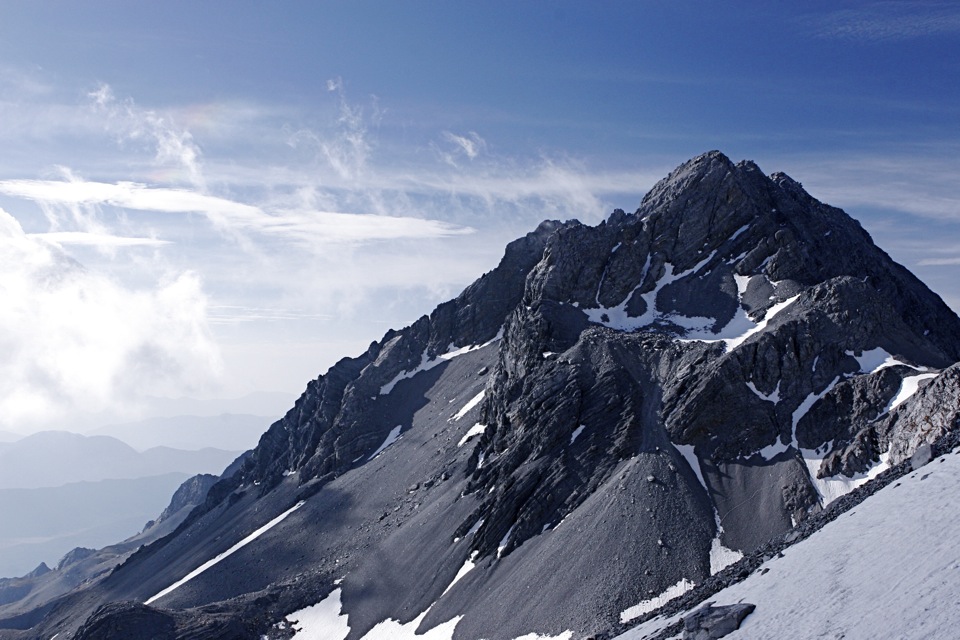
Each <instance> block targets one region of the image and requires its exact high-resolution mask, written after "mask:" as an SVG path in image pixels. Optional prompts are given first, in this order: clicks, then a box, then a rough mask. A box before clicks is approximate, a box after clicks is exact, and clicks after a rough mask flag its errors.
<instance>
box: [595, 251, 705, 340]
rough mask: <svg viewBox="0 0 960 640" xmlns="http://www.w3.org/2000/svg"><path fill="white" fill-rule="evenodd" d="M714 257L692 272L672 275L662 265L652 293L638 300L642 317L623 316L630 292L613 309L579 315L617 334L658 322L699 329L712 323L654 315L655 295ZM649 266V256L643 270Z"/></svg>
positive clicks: (670, 271) (655, 311) (666, 315)
mask: <svg viewBox="0 0 960 640" xmlns="http://www.w3.org/2000/svg"><path fill="white" fill-rule="evenodd" d="M714 254H716V251H713V253H711V254H710V255H709V256H707V257H706V258H704V259H703V260H701V261H700V262H699V263H697V264H696V265H694V266H693V268H691V269H688V270H687V271H684V272H682V273H673V265H672V264H670V263H669V262H667V263H665V264H664V265H663V269H664V275H663V277H662V278H660V280H658V281H657V284H656V286H655V287H654V288H653V290H652V291H648V292H647V293H644V294H642V295H641V296H640V297H641V298H642V299H643V301H644V303H646V311H644V313H643V315H640V316H637V317H631V316H629V315H627V302H629V301H630V298H631V297H632V296H633V292H631V293H630V295H628V296H627V297H626V298H625V299H624V300H623V302H621V303H620V304H619V305H617V306H616V307H600V308H598V309H583V312H584V313H585V314H587V318H589V320H590V322H593V323H595V324H602V325H605V326H607V327H610V328H611V329H617V330H619V331H636V330H637V329H640V328H641V327H645V326H647V325H650V324H652V323H654V322H656V321H658V320H664V321H669V322H675V323H677V324H680V325H681V326H685V325H684V324H683V323H687V324H692V325H695V326H701V325H703V324H704V323H707V322H712V320H710V318H686V317H683V316H673V315H670V314H665V313H662V312H659V311H657V294H658V293H660V290H661V289H663V288H664V287H665V286H667V285H668V284H670V283H671V282H675V281H677V280H679V279H681V278H684V277H686V276H688V275H690V274H691V273H696V272H697V271H699V270H700V269H702V268H703V267H704V266H705V265H706V264H707V263H708V262H709V261H710V260H711V259H712V258H713V256H714ZM649 264H650V256H647V268H648V267H649ZM643 280H644V278H641V279H640V282H641V284H642V283H643ZM634 291H636V290H634ZM598 302H599V298H598ZM604 316H606V317H607V319H606V320H604V319H603V317H604Z"/></svg>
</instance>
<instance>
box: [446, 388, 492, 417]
mask: <svg viewBox="0 0 960 640" xmlns="http://www.w3.org/2000/svg"><path fill="white" fill-rule="evenodd" d="M484 393H486V392H485V391H481V392H480V393H478V394H477V395H475V396H474V397H473V399H471V400H470V402H468V403H467V404H465V405H463V408H462V409H460V411H457V414H456V415H455V416H453V419H454V420H459V419H460V418H462V417H463V416H465V415H467V414H468V413H469V412H470V410H471V409H473V408H474V407H475V406H477V405H478V404H480V401H481V400H483V395H484Z"/></svg>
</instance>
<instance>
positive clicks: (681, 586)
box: [620, 578, 695, 622]
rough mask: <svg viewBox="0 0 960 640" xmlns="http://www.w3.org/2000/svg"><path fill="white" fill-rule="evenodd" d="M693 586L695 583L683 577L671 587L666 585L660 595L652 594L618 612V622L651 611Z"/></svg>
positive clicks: (629, 619)
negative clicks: (650, 596)
mask: <svg viewBox="0 0 960 640" xmlns="http://www.w3.org/2000/svg"><path fill="white" fill-rule="evenodd" d="M694 586H695V585H694V584H693V583H692V582H691V581H689V580H687V579H686V578H683V579H681V580H680V582H678V583H677V584H675V585H673V586H672V587H668V588H667V589H666V590H665V591H664V592H663V593H661V594H660V595H658V596H654V597H652V598H650V599H649V600H642V601H641V602H639V603H637V604H635V605H633V606H632V607H628V608H627V609H624V610H623V611H622V612H621V613H620V622H630V621H631V620H633V619H635V618H639V617H640V616H642V615H643V614H645V613H648V612H650V611H653V610H654V609H659V608H660V607H662V606H663V605H665V604H667V603H668V602H670V601H671V600H673V599H674V598H677V597H679V596H682V595H683V594H685V593H686V592H687V591H690V589H693V587H694Z"/></svg>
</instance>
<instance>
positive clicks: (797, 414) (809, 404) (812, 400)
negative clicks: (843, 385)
mask: <svg viewBox="0 0 960 640" xmlns="http://www.w3.org/2000/svg"><path fill="white" fill-rule="evenodd" d="M842 378H843V376H837V377H836V378H834V379H833V382H831V383H830V384H828V385H827V386H826V387H824V389H823V391H821V392H820V393H811V394H810V395H808V396H807V397H806V398H804V399H803V402H801V403H800V406H799V407H797V408H796V409H795V410H794V412H793V436H792V438H791V440H790V444H791V445H793V448H794V449H799V448H800V447H799V446H797V424H799V423H800V420H801V419H802V418H803V416H805V415H807V412H808V411H810V409H812V408H813V405H815V404H817V402H818V401H819V400H820V399H821V398H822V397H823V396H825V395H827V394H828V393H830V392H831V391H832V390H833V388H834V387H835V386H837V383H838V382H840V380H841V379H842Z"/></svg>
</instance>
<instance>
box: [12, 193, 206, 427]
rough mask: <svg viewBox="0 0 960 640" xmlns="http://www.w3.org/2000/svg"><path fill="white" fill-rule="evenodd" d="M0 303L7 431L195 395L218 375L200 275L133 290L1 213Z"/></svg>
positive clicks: (182, 277)
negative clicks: (151, 399) (130, 403)
mask: <svg viewBox="0 0 960 640" xmlns="http://www.w3.org/2000/svg"><path fill="white" fill-rule="evenodd" d="M0 298H2V300H3V304H2V305H0V354H2V358H0V425H2V427H3V428H8V429H14V430H23V429H29V428H31V427H34V426H36V425H38V424H47V425H51V426H56V423H55V422H53V421H56V420H58V419H69V417H70V416H71V415H72V414H74V413H75V412H78V411H82V412H97V411H105V410H114V409H117V408H119V407H120V405H122V404H123V403H125V402H126V401H127V399H128V398H130V397H131V396H133V395H136V394H138V393H139V394H143V393H147V394H155V395H163V394H165V393H166V394H180V393H185V392H189V391H190V390H193V389H198V388H201V387H203V386H205V385H207V384H209V383H210V381H211V380H214V379H216V376H217V375H218V374H219V371H220V366H221V365H220V356H219V353H218V350H217V348H216V346H215V345H214V343H213V341H212V339H211V337H210V334H209V330H208V327H207V306H206V298H205V296H204V294H203V292H202V291H201V286H200V281H199V278H198V277H197V276H195V275H193V274H191V273H183V274H180V275H178V276H177V277H174V278H171V279H169V280H167V281H165V282H162V283H160V284H158V285H157V286H156V287H155V288H154V289H151V290H130V289H128V288H125V287H123V286H121V285H119V284H117V283H116V282H115V281H113V280H111V279H109V278H107V277H104V276H102V275H99V274H96V273H93V272H91V271H88V270H87V269H85V268H84V267H83V266H81V265H80V264H78V263H77V262H75V261H74V260H72V259H71V258H69V257H68V256H67V255H66V254H64V253H63V252H62V251H61V250H59V249H58V248H56V247H55V246H53V245H51V244H49V243H47V242H43V241H41V240H39V239H37V238H34V237H31V236H28V235H27V234H25V233H24V232H23V229H22V228H21V227H20V224H19V223H18V222H17V221H16V220H15V219H14V218H13V217H12V216H11V215H9V214H8V213H6V212H5V211H3V210H0ZM62 426H69V425H68V424H66V423H63V424H62Z"/></svg>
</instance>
